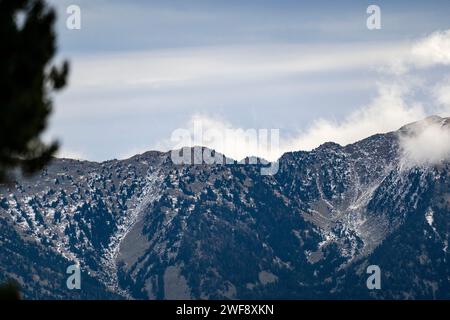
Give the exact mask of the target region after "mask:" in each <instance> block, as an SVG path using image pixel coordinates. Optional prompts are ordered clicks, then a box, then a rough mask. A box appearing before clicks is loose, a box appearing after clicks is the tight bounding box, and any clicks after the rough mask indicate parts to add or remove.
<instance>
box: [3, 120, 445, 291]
mask: <svg viewBox="0 0 450 320" xmlns="http://www.w3.org/2000/svg"><path fill="white" fill-rule="evenodd" d="M429 126H438V127H439V128H442V129H443V130H450V118H440V117H437V116H433V117H429V118H427V119H425V120H422V121H419V122H416V123H412V124H408V125H405V126H404V127H402V128H400V129H399V130H397V131H394V132H389V133H384V134H376V135H374V136H371V137H368V138H366V139H364V140H361V141H358V142H356V143H353V144H349V145H346V146H341V145H339V144H336V143H332V142H328V143H325V144H323V145H321V146H320V147H318V148H316V149H314V150H312V151H309V152H306V151H296V152H288V153H285V154H283V155H282V156H281V157H280V159H279V160H278V164H279V170H278V172H277V173H276V174H274V175H262V174H261V167H262V166H264V164H263V163H259V164H256V165H254V164H253V165H252V164H248V163H247V164H246V163H234V164H214V165H211V164H206V163H202V164H195V165H176V164H174V163H173V162H172V161H171V153H170V152H158V151H150V152H146V153H143V154H140V155H136V156H133V157H131V158H129V159H126V160H110V161H105V162H101V163H98V162H89V161H79V160H71V159H57V158H55V159H54V160H53V161H52V162H51V164H50V165H48V166H47V167H46V168H45V169H44V170H42V171H41V172H39V173H38V174H36V175H34V176H32V177H21V176H19V175H18V176H17V178H16V179H15V181H13V182H12V183H10V184H5V185H1V186H0V282H2V281H6V280H7V279H14V280H15V281H16V282H17V283H18V284H19V285H20V287H21V290H22V295H23V297H24V298H27V299H450V263H449V258H450V257H449V253H448V242H449V226H450V224H449V221H450V161H449V159H448V158H442V159H439V161H435V162H433V163H413V162H412V161H411V160H409V159H408V157H407V156H405V151H404V148H403V147H402V141H403V140H402V139H405V137H406V138H411V137H414V136H415V135H419V134H420V132H421V131H423V130H425V129H426V128H427V127H429ZM332 138H333V137H330V140H332ZM442 143H443V144H448V143H450V141H442ZM202 150H203V149H202ZM73 264H77V265H79V266H80V268H81V289H79V290H77V289H74V290H69V289H68V288H67V286H66V280H67V277H68V276H69V275H68V274H67V273H66V269H67V267H68V266H70V265H73ZM372 265H376V266H378V267H379V269H380V274H381V289H375V290H370V289H369V288H368V287H367V285H366V281H367V279H368V277H369V276H370V274H368V273H367V267H368V266H372Z"/></svg>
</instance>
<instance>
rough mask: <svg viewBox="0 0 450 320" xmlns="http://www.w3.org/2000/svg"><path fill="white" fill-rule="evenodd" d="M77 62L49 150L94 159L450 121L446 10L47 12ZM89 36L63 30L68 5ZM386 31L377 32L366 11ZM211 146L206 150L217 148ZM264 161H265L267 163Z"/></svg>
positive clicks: (87, 8) (211, 4) (311, 7)
mask: <svg viewBox="0 0 450 320" xmlns="http://www.w3.org/2000/svg"><path fill="white" fill-rule="evenodd" d="M49 3H51V4H52V5H53V6H54V7H55V10H56V12H57V14H58V21H57V25H56V31H57V34H58V48H59V51H58V57H57V58H56V60H55V61H56V62H59V61H61V60H63V59H67V60H69V62H70V65H71V74H70V78H69V84H68V87H67V88H66V89H65V90H64V91H63V92H61V93H57V94H55V96H54V112H53V114H52V116H51V119H50V122H49V128H48V130H47V131H46V133H45V136H44V138H45V139H46V140H52V139H57V140H59V141H60V142H61V150H60V152H59V156H61V157H70V158H78V159H86V160H92V161H104V160H109V159H115V158H117V159H123V158H127V157H130V156H132V155H134V154H138V153H142V152H145V151H148V150H169V149H171V148H173V147H174V145H173V141H172V140H171V137H172V134H173V132H174V131H176V130H177V129H180V128H185V129H188V130H191V128H192V127H193V126H194V125H195V123H198V122H201V123H202V124H203V126H204V127H205V128H213V129H215V130H222V131H224V130H226V129H237V128H241V129H244V130H246V129H256V130H258V129H268V130H270V129H278V130H279V135H280V148H279V150H277V151H274V150H272V151H270V152H262V153H261V152H260V150H257V149H255V150H253V149H252V148H249V147H248V146H247V145H245V144H243V143H241V142H242V141H241V140H242V139H236V140H235V141H233V142H232V144H231V145H229V146H223V145H220V146H218V145H216V144H215V143H214V142H211V143H210V144H211V145H210V146H211V147H214V148H217V149H220V148H222V149H221V150H219V151H221V152H223V153H225V154H227V155H229V156H231V157H234V158H242V157H244V156H248V155H260V156H263V157H265V158H268V159H270V160H272V159H275V158H277V157H278V156H279V155H280V154H281V153H282V152H286V151H295V150H310V149H313V148H315V147H317V146H319V145H320V144H321V143H324V142H326V141H334V142H337V143H340V144H343V145H345V144H348V143H352V142H355V141H357V140H360V139H362V138H364V137H367V136H369V135H371V134H375V133H379V132H388V131H392V130H396V129H398V128H399V127H401V126H402V125H404V124H406V123H409V122H412V121H416V120H420V119H422V118H424V117H426V116H427V115H431V114H439V115H443V116H445V115H447V116H449V115H450V107H449V106H450V73H449V71H450V31H447V30H449V29H450V19H449V16H450V2H449V1H432V0H430V1H426V2H425V1H412V0H410V1H308V2H306V1H286V0H284V1H283V0H282V1H269V0H259V1H256V0H246V1H234V0H231V1H230V0H228V1H220V0H216V1H202V0H200V1H189V0H180V1H170V0H164V1H138V0H131V1H118V0H117V1H116V0H110V1H106V0H95V1H92V0H90V1H87V0H83V1H73V0H72V1H65V0H52V1H49ZM73 4H75V5H78V6H79V7H80V9H81V29H80V30H69V29H68V28H67V27H66V19H67V17H68V14H67V12H66V10H67V7H68V6H70V5H73ZM371 4H375V5H378V6H379V7H380V9H381V29H378V30H369V29H368V28H367V25H366V20H367V18H368V17H369V15H370V14H368V13H367V12H366V9H367V7H368V6H369V5H371ZM206 144H207V143H206ZM257 153H260V154H257Z"/></svg>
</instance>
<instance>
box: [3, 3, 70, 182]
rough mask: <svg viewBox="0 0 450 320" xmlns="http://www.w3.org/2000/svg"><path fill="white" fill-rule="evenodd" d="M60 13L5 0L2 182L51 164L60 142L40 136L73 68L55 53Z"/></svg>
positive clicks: (39, 4)
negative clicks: (55, 59) (58, 64)
mask: <svg viewBox="0 0 450 320" xmlns="http://www.w3.org/2000/svg"><path fill="white" fill-rule="evenodd" d="M54 22H55V13H54V11H53V10H52V9H51V8H50V7H49V6H48V5H47V4H46V3H45V2H44V1H41V0H0V182H4V181H5V180H7V178H8V175H10V174H11V172H13V171H14V170H16V169H21V171H22V172H23V173H25V174H31V173H33V172H35V171H36V170H38V169H40V168H42V166H44V165H45V164H47V163H48V161H50V159H51V157H52V155H53V154H54V153H55V151H56V150H57V148H58V144H57V142H53V143H51V144H48V145H47V144H45V143H43V142H42V140H41V138H40V134H41V133H42V132H43V130H44V129H45V127H46V124H47V118H48V116H49V114H50V112H51V109H52V100H51V94H52V93H53V92H54V91H57V90H60V89H61V88H63V87H64V86H65V84H66V78H67V74H68V69H69V68H68V63H67V62H64V63H63V64H62V66H61V67H59V68H57V67H55V66H54V65H52V64H51V60H52V58H53V56H54V55H55V53H56V44H55V42H56V36H55V31H54Z"/></svg>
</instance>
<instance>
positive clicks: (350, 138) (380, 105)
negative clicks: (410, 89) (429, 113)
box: [285, 85, 425, 150]
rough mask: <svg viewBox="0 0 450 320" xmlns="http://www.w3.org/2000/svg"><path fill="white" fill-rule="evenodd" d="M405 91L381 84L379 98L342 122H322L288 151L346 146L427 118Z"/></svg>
mask: <svg viewBox="0 0 450 320" xmlns="http://www.w3.org/2000/svg"><path fill="white" fill-rule="evenodd" d="M405 94H406V93H405V88H402V87H401V86H398V85H397V86H395V85H394V86H388V85H380V88H379V94H378V96H377V97H376V98H375V99H374V100H373V101H372V103H371V104H370V105H368V106H366V107H363V108H361V109H359V110H357V111H355V112H353V113H351V114H350V115H349V116H347V117H346V118H345V119H344V120H343V121H341V122H334V121H330V120H326V119H319V120H317V121H315V122H314V124H313V125H312V126H311V127H310V128H309V129H308V130H307V131H306V132H304V133H301V134H300V135H299V136H298V137H296V138H294V139H292V140H291V141H290V142H289V143H288V144H287V145H285V149H287V150H289V149H291V150H299V149H300V150H311V149H313V148H315V147H317V146H319V145H320V144H322V143H324V142H327V141H333V142H336V143H339V144H341V145H346V144H349V143H352V142H355V141H358V140H361V139H363V138H366V137H368V136H371V135H373V134H376V133H384V132H389V131H393V130H397V129H398V128H400V127H401V126H402V125H404V124H405V123H408V122H412V121H416V120H417V119H420V118H423V117H424V116H425V112H424V109H423V107H422V106H421V105H420V104H413V105H408V104H407V103H406V102H405V97H404V95H405Z"/></svg>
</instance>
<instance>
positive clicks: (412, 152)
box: [400, 118, 450, 168]
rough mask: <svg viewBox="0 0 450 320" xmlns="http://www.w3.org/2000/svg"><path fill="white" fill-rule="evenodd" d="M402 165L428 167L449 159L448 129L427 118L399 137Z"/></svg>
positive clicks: (449, 134) (449, 135)
mask: <svg viewBox="0 0 450 320" xmlns="http://www.w3.org/2000/svg"><path fill="white" fill-rule="evenodd" d="M400 145H401V151H402V156H403V157H402V158H403V159H402V160H403V161H402V165H403V166H404V167H406V168H409V167H413V166H424V165H425V166H428V165H433V164H438V163H440V162H442V161H444V160H447V159H450V127H449V126H448V125H447V126H444V125H443V124H442V123H441V122H440V121H436V120H434V119H433V118H428V119H427V120H425V121H421V122H420V123H419V124H415V125H413V126H412V128H411V131H409V132H408V133H407V134H404V135H402V136H401V139H400Z"/></svg>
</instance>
